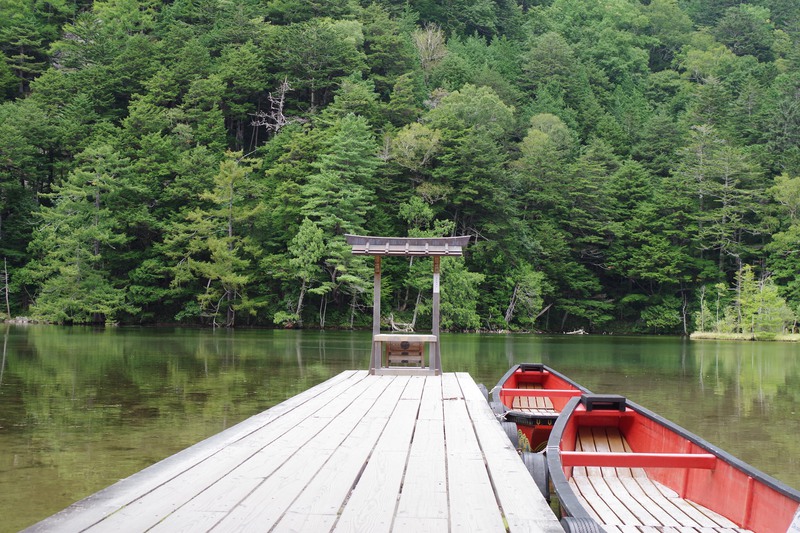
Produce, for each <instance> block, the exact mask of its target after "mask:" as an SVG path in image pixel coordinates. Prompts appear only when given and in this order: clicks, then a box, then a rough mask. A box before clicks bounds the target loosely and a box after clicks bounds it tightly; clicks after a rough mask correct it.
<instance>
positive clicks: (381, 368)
mask: <svg viewBox="0 0 800 533" xmlns="http://www.w3.org/2000/svg"><path fill="white" fill-rule="evenodd" d="M345 237H346V238H347V244H349V245H350V246H351V247H352V251H353V254H354V255H371V256H374V258H375V277H374V286H373V308H372V354H371V356H370V365H369V367H370V368H369V371H370V374H422V375H440V374H441V373H442V356H441V350H440V346H439V304H440V292H439V261H440V258H441V257H442V256H460V255H463V248H464V246H466V245H467V244H469V240H470V237H469V236H468V235H467V236H461V237H422V238H420V237H368V236H363V235H346V236H345ZM382 256H418V257H419V256H421V257H433V317H432V327H431V334H430V335H409V334H396V333H395V334H381V257H382ZM384 344H386V347H387V361H386V365H384V364H383V361H382V352H383V346H384ZM423 344H428V346H429V349H428V366H427V367H426V366H424V357H423V353H422V349H421V347H422V345H423ZM417 347H419V350H417ZM393 362H400V363H403V364H415V363H418V366H417V367H416V368H415V367H411V366H393V365H392V363H393Z"/></svg>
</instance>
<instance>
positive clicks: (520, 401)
mask: <svg viewBox="0 0 800 533" xmlns="http://www.w3.org/2000/svg"><path fill="white" fill-rule="evenodd" d="M588 392H589V391H588V390H587V389H585V388H583V387H582V386H580V385H578V384H577V383H575V382H574V381H572V380H571V379H569V378H568V377H566V376H565V375H563V374H560V373H558V372H556V371H555V370H553V369H552V368H549V367H547V366H545V365H543V364H539V363H523V364H519V365H515V366H513V367H512V368H511V369H510V370H509V371H508V372H506V374H505V375H504V376H503V377H502V378H501V379H500V381H499V382H498V383H497V386H496V387H495V388H494V389H492V402H491V403H492V409H493V410H494V412H495V413H496V414H497V415H498V417H499V418H500V420H501V423H502V425H503V427H504V429H505V430H506V433H507V434H508V436H509V438H510V439H511V442H512V443H514V445H515V446H516V447H517V448H518V449H520V450H522V451H523V452H531V451H534V452H536V451H541V450H543V449H544V447H545V446H546V445H547V438H548V437H549V436H550V431H551V430H552V429H553V424H554V423H555V421H556V419H557V418H558V415H559V414H560V413H561V410H562V409H563V408H564V406H566V404H567V402H568V401H569V399H570V398H573V397H575V396H580V395H581V394H582V393H588Z"/></svg>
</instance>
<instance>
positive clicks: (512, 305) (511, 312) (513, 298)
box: [504, 283, 519, 326]
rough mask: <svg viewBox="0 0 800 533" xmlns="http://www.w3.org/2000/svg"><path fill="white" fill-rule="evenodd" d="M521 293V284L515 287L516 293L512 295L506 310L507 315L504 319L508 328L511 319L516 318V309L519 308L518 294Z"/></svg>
mask: <svg viewBox="0 0 800 533" xmlns="http://www.w3.org/2000/svg"><path fill="white" fill-rule="evenodd" d="M518 291H519V283H517V284H516V285H514V293H513V294H512V295H511V301H510V302H508V308H507V309H506V315H505V317H504V319H505V321H506V326H507V325H508V324H510V323H511V319H512V318H514V308H515V307H516V306H517V292H518Z"/></svg>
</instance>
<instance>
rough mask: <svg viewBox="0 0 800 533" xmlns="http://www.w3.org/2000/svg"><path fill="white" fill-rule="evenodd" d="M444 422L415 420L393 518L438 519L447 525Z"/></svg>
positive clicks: (397, 519) (411, 519) (409, 521)
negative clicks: (395, 513)
mask: <svg viewBox="0 0 800 533" xmlns="http://www.w3.org/2000/svg"><path fill="white" fill-rule="evenodd" d="M446 466H447V465H446V458H445V446H444V424H443V422H442V421H440V420H417V423H416V427H415V428H414V440H413V442H412V443H411V449H410V451H409V456H408V464H407V466H406V473H405V476H404V477H403V487H402V491H401V493H400V501H399V502H398V506H397V518H396V521H399V520H406V521H407V523H409V524H411V523H413V520H414V519H429V518H434V519H441V520H444V523H445V526H447V520H448V519H449V513H448V499H447V468H446Z"/></svg>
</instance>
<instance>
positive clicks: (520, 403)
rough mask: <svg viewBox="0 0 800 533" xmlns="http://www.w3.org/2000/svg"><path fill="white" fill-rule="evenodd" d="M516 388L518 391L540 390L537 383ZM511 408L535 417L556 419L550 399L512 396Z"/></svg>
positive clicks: (556, 414) (521, 384) (555, 412)
mask: <svg viewBox="0 0 800 533" xmlns="http://www.w3.org/2000/svg"><path fill="white" fill-rule="evenodd" d="M517 387H518V388H520V389H541V388H542V386H541V385H540V384H539V383H520V384H519V385H517ZM511 408H512V409H513V410H515V411H522V412H523V413H530V414H532V415H534V416H537V417H542V418H548V417H555V418H558V412H557V411H556V410H555V408H553V402H551V401H550V398H546V397H543V396H514V398H513V400H512V402H511Z"/></svg>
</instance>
